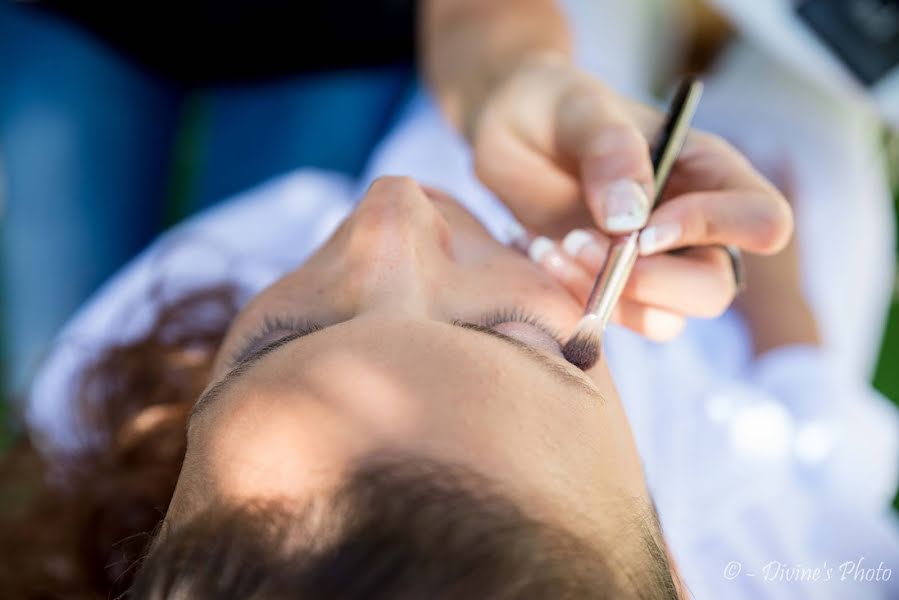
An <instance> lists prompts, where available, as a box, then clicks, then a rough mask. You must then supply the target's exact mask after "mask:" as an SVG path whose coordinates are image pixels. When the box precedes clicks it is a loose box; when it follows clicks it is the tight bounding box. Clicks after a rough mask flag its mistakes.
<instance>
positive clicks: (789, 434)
mask: <svg viewBox="0 0 899 600" xmlns="http://www.w3.org/2000/svg"><path fill="white" fill-rule="evenodd" d="M622 4H627V3H622ZM569 5H570V6H569V7H568V9H569V14H575V13H576V11H578V10H581V9H583V6H582V5H578V4H577V2H576V1H574V0H572V1H571V2H569ZM577 14H584V13H577ZM634 23H635V24H634V27H637V26H638V25H639V19H634ZM579 32H580V34H581V38H580V39H584V37H583V35H584V32H583V31H582V30H581V29H579ZM594 33H595V32H594ZM598 37H601V36H595V37H594V39H596V38H598ZM630 37H632V38H633V39H637V40H639V39H645V35H643V33H640V32H636V33H634V35H633V36H630ZM630 37H629V36H627V35H619V36H618V38H614V39H617V40H618V41H619V42H620V41H621V40H627V39H630ZM610 39H611V38H610ZM622 43H623V42H622ZM579 48H580V51H581V52H582V53H584V52H586V53H588V54H589V53H591V52H593V53H595V52H599V51H602V48H601V46H596V45H594V46H592V49H591V47H590V45H589V44H581V45H580V46H579ZM618 50H619V52H620V53H622V54H624V55H628V54H627V50H626V49H621V48H619V49H618ZM735 56H736V55H735ZM747 56H748V55H747ZM582 58H584V57H583V56H582ZM647 60H648V59H647ZM756 60H758V59H755V58H745V59H740V58H738V57H737V58H733V59H732V61H733V62H732V63H731V69H730V70H729V71H728V72H727V74H725V75H722V76H721V77H720V78H718V79H717V80H713V81H709V93H708V96H707V100H706V101H705V102H704V103H703V105H702V109H701V110H702V113H701V114H702V115H703V118H704V120H706V121H707V123H706V124H707V125H709V126H712V127H717V128H719V129H720V130H722V131H724V130H726V131H724V132H725V133H726V134H727V135H728V136H729V137H732V138H735V139H736V140H737V142H738V143H740V145H741V146H743V147H745V148H747V149H748V150H749V151H750V153H751V154H755V155H757V158H761V157H765V158H767V159H768V160H770V159H771V158H772V157H774V158H775V159H776V160H778V161H784V164H789V165H790V167H791V171H792V172H793V173H794V174H795V180H796V195H797V200H798V202H799V207H800V209H799V210H798V215H799V218H800V223H799V233H800V241H801V243H802V258H803V267H804V269H805V272H806V274H807V275H808V281H806V289H807V291H808V293H809V296H810V299H811V302H812V304H813V305H814V307H815V310H816V314H817V316H818V318H819V320H820V322H821V325H822V327H823V329H824V331H825V334H826V339H827V346H826V348H827V349H826V350H817V349H812V348H802V347H795V348H783V349H779V350H777V351H775V352H771V353H769V354H767V355H766V356H764V357H762V358H761V359H760V360H752V358H751V356H750V352H749V347H748V337H747V333H746V331H745V330H744V327H743V324H742V322H741V321H740V319H739V318H738V317H737V316H736V315H735V314H732V313H728V314H727V315H725V316H724V317H722V318H720V319H716V320H714V321H695V322H691V323H690V324H689V326H688V328H687V330H686V332H685V333H684V335H683V336H682V337H681V338H679V339H678V340H677V341H675V342H673V343H670V344H666V345H656V344H652V343H650V342H647V341H645V340H643V339H641V338H639V337H638V336H636V335H634V334H631V333H629V332H627V331H624V330H621V329H617V328H614V327H613V329H612V330H611V331H610V332H609V337H608V341H607V348H608V357H609V361H610V365H611V369H612V371H613V374H614V376H615V380H616V382H617V385H618V388H619V391H620V394H621V398H622V401H623V403H624V406H625V409H626V411H627V413H628V417H629V419H630V421H631V424H632V427H633V430H634V434H635V436H636V440H637V445H638V448H639V450H640V454H641V456H642V458H643V461H644V465H645V470H646V475H647V480H648V482H649V485H650V488H651V490H652V492H653V495H654V497H655V501H656V503H657V505H658V509H659V513H660V515H661V519H662V522H663V526H664V528H665V531H666V537H667V539H668V541H669V544H670V546H671V549H672V552H673V555H674V557H675V559H676V561H677V563H678V565H679V567H680V569H681V572H682V573H683V575H684V577H685V580H686V582H687V584H688V585H689V587H690V589H691V590H692V592H693V593H694V594H695V596H696V597H697V598H710V599H720V598H728V599H742V598H746V599H757V598H790V599H794V598H816V599H817V598H853V599H862V598H891V597H892V598H895V597H899V574H897V573H893V572H892V571H891V572H890V574H889V576H888V577H889V580H888V581H879V582H872V581H862V582H857V581H852V579H851V577H850V580H848V581H846V580H841V576H842V575H844V573H843V572H842V571H841V565H842V564H844V563H845V562H846V561H856V562H857V561H859V560H861V561H862V562H863V568H866V567H869V566H870V567H875V568H876V567H877V566H878V564H879V563H881V562H882V563H883V564H884V566H885V567H887V568H889V569H893V570H895V569H899V532H897V525H896V522H895V519H894V518H893V517H892V516H891V515H890V513H889V509H888V506H889V502H890V499H891V494H892V492H893V490H894V489H895V486H896V475H897V471H899V450H897V442H896V440H897V430H899V426H897V416H896V411H895V410H894V409H893V408H892V407H891V406H890V405H888V404H887V403H886V402H885V401H884V400H883V399H882V398H881V397H879V396H878V395H877V394H876V393H875V392H874V391H873V390H872V389H871V388H870V387H869V386H868V384H867V383H866V380H867V374H868V372H869V370H870V367H871V360H872V356H873V354H872V353H873V349H874V348H875V347H876V342H877V340H876V338H877V333H878V329H877V328H878V327H879V325H880V321H879V318H880V316H879V315H881V314H882V312H883V311H882V309H883V307H884V302H885V298H886V297H887V295H886V292H885V289H884V288H885V285H884V282H885V281H886V280H887V279H886V277H887V273H888V269H889V265H890V255H889V252H888V249H889V247H890V246H891V243H892V224H891V221H890V219H889V217H888V216H887V215H888V213H887V212H886V211H885V209H884V202H886V194H885V188H884V186H883V179H882V177H881V176H878V175H877V174H876V172H875V169H874V168H873V163H872V161H873V150H872V148H871V143H872V142H871V140H869V139H868V138H866V135H865V134H866V133H868V128H867V126H866V123H867V122H866V121H865V120H864V118H860V119H855V118H854V117H853V113H852V112H851V111H843V110H840V107H835V106H829V105H828V106H821V105H818V104H816V103H815V99H814V97H807V96H803V93H802V89H801V84H799V83H796V84H795V86H794V82H791V81H790V80H789V77H772V78H771V84H770V85H768V86H764V87H762V86H760V85H759V84H760V79H761V78H759V77H758V76H757V71H758V69H761V68H764V69H765V70H766V71H765V72H766V78H765V79H767V78H768V77H767V74H769V73H770V72H771V71H769V70H770V69H774V68H776V66H775V65H770V64H765V65H764V66H760V65H759V64H758V63H757V62H755V61H756ZM583 62H584V63H585V64H595V72H597V73H598V74H599V75H601V76H606V74H605V73H603V70H602V69H603V67H602V64H603V61H601V60H598V61H595V63H590V61H589V60H586V59H585V60H584V61H583ZM607 64H614V61H612V62H608V61H607ZM639 68H641V66H640V65H639V63H638V61H637V62H635V64H633V65H631V66H630V69H633V70H637V69H639ZM740 69H743V70H742V71H741V70H740ZM616 77H618V78H621V77H623V75H621V74H620V72H619V75H618V76H609V77H607V80H610V81H611V82H612V83H613V84H615V83H616V81H615V79H616ZM622 85H623V86H624V87H628V86H630V87H633V88H636V87H639V86H641V85H642V83H641V82H640V81H639V80H638V79H637V78H634V79H632V81H630V82H623V84H622ZM632 91H634V93H639V91H635V90H632ZM788 100H789V101H788ZM729 108H730V109H731V111H730V113H728V110H729ZM728 114H730V115H731V117H730V119H728V118H727V116H726V115H728ZM758 131H764V132H766V134H767V135H765V136H763V137H761V138H760V137H759V136H758V134H757V132H758ZM469 163H470V157H469V155H468V153H467V150H466V149H465V147H464V145H463V144H462V142H461V140H459V139H458V137H457V136H456V135H455V134H454V133H453V132H452V131H451V130H450V129H449V128H448V127H447V125H446V124H445V123H444V122H443V121H442V120H441V118H440V117H439V115H438V114H437V113H436V111H435V109H434V107H433V105H432V104H431V103H430V102H429V100H428V99H427V98H426V97H424V96H420V97H418V98H417V99H416V100H415V101H414V102H413V103H412V105H411V107H410V108H409V110H408V112H407V114H406V115H405V117H404V118H403V119H402V121H401V123H400V124H399V125H398V126H397V127H396V129H395V130H394V132H393V133H392V134H391V135H390V136H389V137H388V138H387V139H386V140H385V141H384V142H383V144H382V145H381V147H380V149H379V150H378V151H377V152H376V154H375V156H374V157H373V159H372V161H371V163H370V166H369V168H368V169H367V173H366V175H365V176H364V177H362V178H361V180H360V181H359V182H350V181H348V180H346V179H345V178H342V177H339V176H335V175H328V174H323V173H318V172H313V171H301V172H298V173H295V174H292V175H288V176H286V177H283V178H280V179H278V180H276V181H274V182H272V183H269V184H266V185H264V186H262V187H260V188H258V189H256V190H254V191H251V192H248V193H246V194H243V195H242V196H239V197H237V198H235V199H234V200H232V201H230V202H228V203H226V204H225V205H223V206H221V207H219V208H216V209H214V210H211V211H209V212H207V213H206V214H204V215H201V216H199V217H197V218H195V219H193V220H192V221H190V222H188V223H186V224H184V225H182V226H180V227H179V228H177V229H176V230H175V231H173V232H171V233H170V234H168V235H166V236H164V237H163V238H162V239H161V240H160V241H159V242H157V243H156V244H154V245H153V246H152V247H151V248H150V249H148V250H147V251H146V252H145V253H144V254H142V255H141V256H140V257H139V258H138V259H136V260H135V261H133V262H132V264H131V265H129V266H128V267H127V268H125V269H124V270H123V271H122V272H121V273H120V274H119V275H118V276H117V277H116V278H114V279H113V280H112V281H111V282H110V283H109V284H108V285H107V286H106V287H104V289H102V290H101V291H100V292H99V293H98V294H97V295H96V296H95V297H94V298H93V299H92V300H91V301H90V302H89V303H88V304H87V305H86V307H85V308H84V309H83V310H82V311H81V312H80V313H79V314H78V315H77V316H76V318H75V319H73V321H72V322H71V323H70V325H69V326H68V327H67V328H66V330H65V332H64V334H63V336H62V340H61V342H65V343H61V344H60V346H59V350H58V351H57V352H56V353H55V354H54V355H53V356H52V357H51V359H50V360H49V361H48V363H47V365H46V368H45V369H44V370H43V371H42V373H41V374H40V376H39V378H38V380H37V382H36V385H35V387H34V391H33V395H32V397H31V403H30V411H29V421H30V424H31V426H32V427H33V428H34V429H35V430H37V431H40V432H44V434H45V435H46V437H47V440H46V443H47V444H50V445H56V446H61V447H71V446H72V445H74V444H77V443H78V439H77V436H75V435H74V434H73V431H72V424H71V421H70V419H69V416H68V412H67V410H66V407H67V403H68V400H69V398H70V394H71V390H72V389H73V383H74V381H75V380H76V379H77V373H78V367H79V365H82V364H84V361H85V360H87V359H89V358H90V357H91V356H92V355H93V354H94V353H95V352H96V351H97V350H98V349H99V348H102V347H103V346H105V345H107V344H109V343H111V342H113V341H120V340H125V339H129V338H131V337H132V336H135V335H139V333H140V332H141V331H142V328H144V327H146V325H147V323H148V319H149V317H150V316H152V314H153V310H154V308H153V306H152V305H150V304H148V303H147V301H146V294H147V291H148V290H149V289H150V288H151V287H152V286H153V284H154V282H156V281H158V280H159V279H160V278H163V279H164V280H165V282H166V286H165V290H166V293H167V294H173V295H175V294H178V293H180V292H183V291H185V290H186V289H188V288H191V287H196V286H199V285H204V284H208V283H212V282H215V281H223V280H229V281H239V282H241V283H243V284H244V285H246V286H247V287H248V288H249V289H251V290H259V289H261V288H262V287H264V286H265V285H266V284H267V283H269V282H271V281H272V280H273V279H275V278H276V277H277V276H278V275H279V274H281V273H283V272H284V271H286V270H288V269H290V268H291V267H293V266H295V265H296V264H299V263H301V262H302V261H303V260H304V259H305V258H306V257H307V256H308V255H309V254H310V253H311V252H312V251H313V250H314V249H315V248H316V247H317V246H318V245H319V244H320V243H321V242H322V241H323V240H324V239H326V238H327V236H328V234H329V233H330V232H331V231H332V230H333V229H334V227H335V226H336V224H337V223H338V222H339V221H340V219H341V218H342V217H343V216H344V215H346V214H347V213H348V212H349V211H350V210H351V208H352V206H353V204H354V201H355V199H356V198H358V197H359V196H360V195H361V193H362V191H363V190H364V189H365V187H366V186H367V185H368V183H370V181H371V180H373V179H374V178H375V177H377V176H378V175H381V174H387V173H390V174H405V175H411V176H414V177H416V178H417V179H419V180H421V181H422V182H425V183H430V184H432V185H436V186H439V187H441V188H443V189H445V190H447V191H449V192H451V193H453V194H454V195H455V196H456V197H458V198H459V199H460V200H462V201H463V202H464V203H465V204H466V205H467V206H468V207H469V209H470V210H472V212H473V213H474V214H475V215H476V216H477V217H478V218H479V219H481V220H482V222H484V223H485V224H486V225H487V227H488V228H489V229H490V230H491V231H492V232H493V233H494V235H496V236H497V237H499V238H500V239H502V236H503V231H504V229H505V225H506V224H507V223H508V222H509V221H510V220H511V219H510V217H509V214H508V212H507V211H506V210H505V208H504V207H503V206H502V205H501V204H500V203H499V202H498V201H497V200H496V199H495V198H493V197H492V196H491V195H490V194H489V193H488V192H486V190H484V188H483V187H482V186H481V185H480V184H479V183H478V182H477V181H476V180H475V179H474V177H473V175H472V173H471V170H470V165H469ZM523 176H526V174H523ZM874 238H876V239H874ZM777 561H779V562H780V563H782V564H783V565H784V566H785V567H788V568H790V569H793V568H796V567H805V568H810V569H815V568H820V569H822V571H821V573H820V574H819V576H818V577H819V579H820V580H818V581H796V580H795V578H796V574H795V573H792V572H791V573H786V572H781V573H780V575H778V572H776V569H775V567H776V563H777ZM731 563H734V564H739V568H740V570H739V572H738V573H737V572H736V569H737V567H735V566H733V564H731ZM766 566H767V567H766ZM766 568H767V570H766ZM843 568H844V569H845V567H843ZM728 569H729V570H728ZM827 569H830V571H829V572H828V571H827ZM787 575H792V576H791V577H789V578H788V577H787ZM812 575H813V573H805V574H803V575H801V577H803V578H809V577H812ZM825 577H827V578H829V581H824V580H823V579H824V578H825ZM880 577H881V579H883V578H884V577H885V575H884V574H883V573H881V575H880ZM771 578H773V579H780V580H775V581H769V580H768V579H771Z"/></svg>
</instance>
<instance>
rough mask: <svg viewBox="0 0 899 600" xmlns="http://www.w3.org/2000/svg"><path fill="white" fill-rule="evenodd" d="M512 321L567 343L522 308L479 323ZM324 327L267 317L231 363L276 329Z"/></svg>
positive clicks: (301, 330) (498, 312) (297, 332)
mask: <svg viewBox="0 0 899 600" xmlns="http://www.w3.org/2000/svg"><path fill="white" fill-rule="evenodd" d="M512 322H517V323H527V324H529V325H533V326H534V327H536V328H537V329H539V330H541V331H542V332H543V333H545V334H546V335H548V336H550V337H551V338H553V340H555V341H556V343H557V344H559V346H560V347H561V346H564V345H565V344H564V342H563V341H562V337H561V335H560V334H559V332H558V331H557V330H555V329H553V328H551V327H549V326H548V325H546V323H544V322H543V320H542V319H540V318H539V317H537V316H536V315H534V314H533V313H528V312H525V311H524V310H522V309H520V308H499V309H496V310H494V311H493V312H490V313H487V314H486V315H484V316H483V317H481V319H480V321H479V322H478V324H479V325H482V326H484V327H495V326H497V325H501V324H503V323H512ZM323 328H324V327H323V326H322V325H319V324H318V323H312V322H310V321H305V320H299V319H293V318H290V317H266V318H265V320H264V321H263V323H262V327H260V328H259V330H258V331H257V332H256V333H254V334H252V335H249V336H247V338H246V339H245V340H244V341H243V343H241V344H240V346H238V349H237V351H235V352H234V353H233V355H232V356H231V364H236V363H238V362H240V360H241V359H242V358H243V357H245V356H247V355H249V354H251V353H252V352H254V351H255V350H257V349H258V348H259V347H261V346H262V344H263V341H264V340H265V338H266V337H267V336H268V335H270V334H271V333H273V332H275V331H285V332H290V333H289V334H288V335H298V336H302V335H307V334H310V333H313V332H316V331H318V330H320V329H323Z"/></svg>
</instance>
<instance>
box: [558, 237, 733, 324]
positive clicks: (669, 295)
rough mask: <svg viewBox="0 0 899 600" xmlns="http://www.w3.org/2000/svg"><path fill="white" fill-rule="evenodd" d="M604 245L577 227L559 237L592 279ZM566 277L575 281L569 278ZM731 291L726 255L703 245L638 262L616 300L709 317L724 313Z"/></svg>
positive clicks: (730, 269) (605, 249) (602, 260)
mask: <svg viewBox="0 0 899 600" xmlns="http://www.w3.org/2000/svg"><path fill="white" fill-rule="evenodd" d="M608 245H609V241H608V239H606V238H603V237H601V236H600V235H599V234H598V233H595V232H591V231H587V230H579V229H578V230H574V231H572V232H571V233H569V234H568V235H567V236H565V239H564V240H563V241H562V250H563V252H564V253H565V254H566V255H568V256H569V257H571V258H572V259H573V260H574V261H575V262H576V263H577V264H578V265H579V266H580V267H581V268H582V269H583V270H584V272H585V275H586V276H587V278H588V279H590V280H591V281H592V280H593V279H594V278H595V277H596V276H597V274H598V273H599V270H600V269H601V268H602V267H603V265H604V263H605V257H606V254H607V252H608ZM569 279H571V280H575V278H574V277H572V276H569ZM577 279H578V280H579V279H580V277H578V278H577ZM567 287H571V284H569V285H568V286H567ZM736 293H737V286H736V281H735V280H734V273H733V267H732V264H731V260H730V256H729V255H728V253H727V251H726V250H724V249H723V248H721V247H720V246H709V247H697V248H688V249H685V250H684V251H683V252H681V253H680V254H679V255H677V256H674V255H668V254H660V255H657V256H650V257H645V258H641V259H639V260H638V261H637V262H636V263H635V264H634V269H633V271H632V272H631V275H630V277H629V278H628V284H627V286H626V287H625V289H624V291H623V292H622V298H624V299H630V300H632V301H634V302H637V303H641V304H647V305H652V306H656V307H658V308H664V309H667V310H670V311H673V312H675V313H679V314H682V315H689V316H694V317H705V318H710V317H716V316H718V315H720V314H721V313H723V312H724V311H725V310H727V307H728V306H730V304H731V302H733V299H734V296H735V295H736Z"/></svg>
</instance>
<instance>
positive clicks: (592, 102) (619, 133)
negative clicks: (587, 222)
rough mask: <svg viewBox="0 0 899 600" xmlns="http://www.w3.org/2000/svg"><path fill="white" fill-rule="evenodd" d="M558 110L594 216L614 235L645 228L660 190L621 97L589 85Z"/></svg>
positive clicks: (561, 133) (562, 137) (561, 138)
mask: <svg viewBox="0 0 899 600" xmlns="http://www.w3.org/2000/svg"><path fill="white" fill-rule="evenodd" d="M558 111H559V112H558V116H557V123H558V130H557V131H558V142H559V146H560V149H561V150H562V152H564V153H565V154H566V155H567V156H569V157H571V158H573V159H574V161H575V162H576V163H577V165H578V169H579V171H580V176H581V185H582V189H583V194H584V198H585V200H586V203H587V207H588V209H589V210H590V213H591V214H592V216H593V220H594V221H595V222H596V224H597V225H598V226H599V228H600V229H601V230H603V231H605V232H606V233H612V234H616V233H617V234H620V233H627V232H630V231H635V230H637V229H640V228H641V227H643V226H644V225H645V224H646V221H647V220H648V219H649V213H650V209H651V206H650V205H651V203H652V202H651V200H650V199H651V198H652V195H653V193H654V186H653V169H652V159H651V157H650V152H649V144H648V143H647V141H646V138H645V137H643V134H642V133H641V132H640V130H639V129H638V128H637V126H636V124H634V123H633V122H632V121H631V120H630V119H629V118H628V117H627V116H626V115H625V114H624V113H623V111H622V110H621V108H620V105H619V100H618V98H617V96H616V95H615V94H614V93H613V92H611V91H610V90H607V89H605V88H603V87H601V86H599V85H595V84H591V85H587V84H585V85H582V86H579V87H578V88H577V89H574V90H572V91H571V92H570V93H568V94H566V96H565V97H563V99H562V101H561V102H560V103H559V109H558Z"/></svg>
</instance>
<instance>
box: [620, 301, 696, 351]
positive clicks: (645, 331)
mask: <svg viewBox="0 0 899 600" xmlns="http://www.w3.org/2000/svg"><path fill="white" fill-rule="evenodd" d="M612 320H613V321H615V322H616V323H618V324H619V325H622V326H623V327H627V328H628V329H630V330H631V331H635V332H637V333H639V334H640V335H643V336H645V337H647V338H649V339H651V340H653V341H656V342H667V341H670V340H673V339H674V338H676V337H677V336H679V335H680V334H681V333H682V332H683V330H684V327H686V325H687V320H686V319H685V318H684V317H683V316H681V315H679V314H677V313H674V312H671V311H668V310H665V309H663V308H658V307H655V306H647V305H645V304H640V303H639V302H633V301H630V300H625V299H621V300H620V301H619V302H618V306H616V307H615V312H614V313H612Z"/></svg>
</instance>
